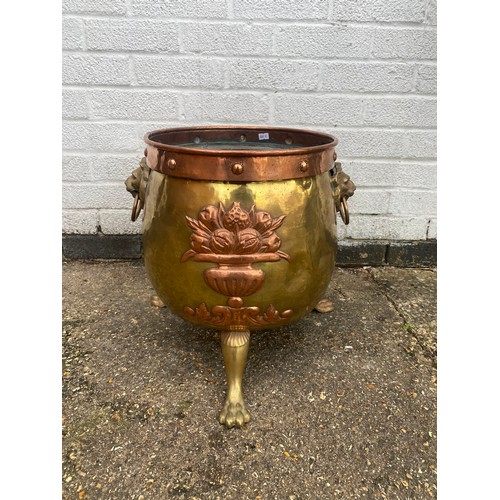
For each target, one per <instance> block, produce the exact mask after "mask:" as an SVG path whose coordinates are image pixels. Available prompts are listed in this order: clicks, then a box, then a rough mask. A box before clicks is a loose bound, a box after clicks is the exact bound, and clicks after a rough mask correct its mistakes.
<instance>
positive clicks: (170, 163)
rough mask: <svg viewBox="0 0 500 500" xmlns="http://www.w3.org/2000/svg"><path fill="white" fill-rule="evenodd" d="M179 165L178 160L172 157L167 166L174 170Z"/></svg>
mask: <svg viewBox="0 0 500 500" xmlns="http://www.w3.org/2000/svg"><path fill="white" fill-rule="evenodd" d="M176 166H177V162H176V161H175V160H174V159H173V158H170V160H168V161H167V167H168V168H169V169H170V170H174V168H175V167H176Z"/></svg>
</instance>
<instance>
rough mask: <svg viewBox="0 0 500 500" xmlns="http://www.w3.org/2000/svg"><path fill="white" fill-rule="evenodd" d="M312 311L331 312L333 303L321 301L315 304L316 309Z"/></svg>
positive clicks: (325, 300)
mask: <svg viewBox="0 0 500 500" xmlns="http://www.w3.org/2000/svg"><path fill="white" fill-rule="evenodd" d="M314 309H315V310H316V311H318V312H320V313H329V312H332V311H333V302H332V301H331V300H328V299H322V300H320V301H319V302H318V303H317V304H316V307H315V308H314Z"/></svg>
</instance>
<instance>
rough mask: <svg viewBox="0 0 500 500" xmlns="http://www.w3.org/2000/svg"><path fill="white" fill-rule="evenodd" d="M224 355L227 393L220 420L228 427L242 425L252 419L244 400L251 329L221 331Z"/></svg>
mask: <svg viewBox="0 0 500 500" xmlns="http://www.w3.org/2000/svg"><path fill="white" fill-rule="evenodd" d="M221 346H222V355H223V357H224V367H225V369H226V379H227V395H226V402H225V403H224V408H223V409H222V411H221V413H220V416H219V422H220V423H221V424H223V425H225V426H226V427H228V428H231V427H234V426H236V427H241V426H242V425H243V424H245V423H247V422H249V421H250V413H249V412H248V410H247V407H246V404H245V401H244V400H243V391H242V382H243V372H244V371H245V365H246V362H247V357H248V347H249V346H250V331H249V330H236V331H234V330H231V331H224V332H222V333H221Z"/></svg>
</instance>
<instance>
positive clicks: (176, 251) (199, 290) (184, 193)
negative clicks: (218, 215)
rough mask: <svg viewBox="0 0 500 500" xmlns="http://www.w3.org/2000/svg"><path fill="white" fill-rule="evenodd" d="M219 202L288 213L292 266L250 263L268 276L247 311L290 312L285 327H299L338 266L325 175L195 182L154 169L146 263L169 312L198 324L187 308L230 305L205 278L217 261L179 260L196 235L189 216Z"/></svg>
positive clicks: (286, 241) (284, 231) (286, 239)
mask: <svg viewBox="0 0 500 500" xmlns="http://www.w3.org/2000/svg"><path fill="white" fill-rule="evenodd" d="M219 202H222V203H223V204H224V205H225V206H231V204H232V203H233V202H238V203H240V204H241V206H242V207H243V208H244V209H246V210H248V209H250V207H251V206H252V205H255V206H256V207H258V208H259V210H265V211H268V212H270V213H271V214H283V215H286V218H285V219H284V222H283V224H282V225H281V227H280V228H279V229H278V230H277V231H276V233H277V234H278V236H279V237H280V238H281V241H282V245H281V250H282V251H283V252H285V253H287V254H288V255H289V256H290V262H287V261H285V260H283V259H282V260H280V261H279V262H259V263H255V264H253V266H254V267H255V268H256V269H262V270H263V271H264V272H265V276H266V278H265V282H264V284H263V285H262V287H261V288H260V289H259V290H258V291H256V292H255V293H254V294H252V295H251V296H249V297H246V298H245V306H256V307H259V308H260V309H261V310H262V311H265V310H266V309H267V308H268V307H269V305H270V304H272V305H273V306H274V307H275V308H276V309H277V310H278V311H287V310H292V311H293V313H292V314H291V315H290V316H289V317H288V318H287V319H286V322H285V323H282V324H287V323H291V322H294V321H297V320H298V319H300V318H301V317H303V316H304V315H305V314H307V313H308V312H309V311H311V310H312V309H313V308H314V307H315V306H316V304H317V302H318V301H319V299H320V298H322V295H323V293H324V291H325V290H326V287H327V284H328V282H329V279H330V277H331V273H332V271H333V267H334V263H335V251H336V225H335V224H336V221H335V206H334V201H333V197H332V192H331V187H330V178H329V174H328V172H325V173H324V174H321V175H315V176H312V177H304V178H298V179H289V180H285V181H269V182H247V183H242V184H237V183H227V182H207V181H195V180H190V179H182V178H177V177H171V176H166V175H164V174H162V173H160V172H157V171H151V174H150V176H149V181H148V187H147V193H146V203H145V208H144V211H145V214H144V223H143V224H144V225H143V235H144V236H143V243H144V261H145V266H146V270H147V272H148V275H149V277H150V279H151V282H152V284H153V286H154V287H155V289H156V291H157V293H158V295H159V297H160V298H161V300H163V302H165V304H166V305H167V306H168V307H169V308H170V309H171V311H172V312H174V313H175V314H177V315H179V316H181V317H183V318H184V319H186V320H188V321H192V322H195V323H196V321H195V320H194V318H193V317H192V316H190V315H188V314H187V313H186V312H185V307H189V308H193V309H194V308H196V307H198V306H199V305H200V304H202V303H204V304H206V306H207V308H208V309H209V310H211V309H212V308H213V307H214V306H218V305H224V304H226V301H227V296H224V295H222V294H219V293H217V292H215V291H214V290H212V289H211V288H210V287H209V286H207V284H206V283H205V281H204V279H203V272H204V270H205V269H209V268H213V267H216V266H215V265H214V264H213V263H210V262H199V261H195V260H189V261H186V262H181V257H182V255H183V254H184V252H185V251H186V249H187V248H189V242H190V237H191V229H190V228H189V226H188V225H187V223H186V216H189V217H192V218H196V217H197V216H198V213H199V211H200V209H201V208H202V207H204V206H206V205H217V204H218V203H219ZM260 328H262V327H260ZM250 329H259V327H250Z"/></svg>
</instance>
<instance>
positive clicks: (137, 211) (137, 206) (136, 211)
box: [130, 193, 143, 222]
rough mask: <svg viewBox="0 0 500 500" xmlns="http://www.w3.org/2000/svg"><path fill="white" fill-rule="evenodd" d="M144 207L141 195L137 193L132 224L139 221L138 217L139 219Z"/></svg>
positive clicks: (131, 217)
mask: <svg viewBox="0 0 500 500" xmlns="http://www.w3.org/2000/svg"><path fill="white" fill-rule="evenodd" d="M142 207H143V203H142V200H141V198H140V196H139V193H137V194H136V195H135V198H134V205H133V206H132V215H131V216H130V219H131V220H132V222H135V221H136V220H137V217H139V214H140V213H141V210H142Z"/></svg>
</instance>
